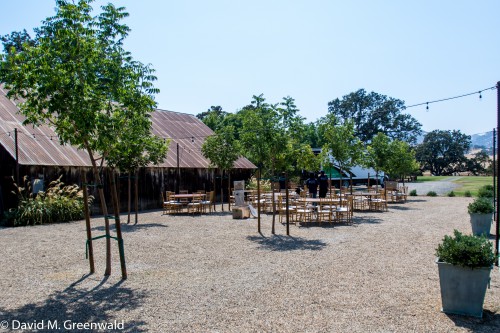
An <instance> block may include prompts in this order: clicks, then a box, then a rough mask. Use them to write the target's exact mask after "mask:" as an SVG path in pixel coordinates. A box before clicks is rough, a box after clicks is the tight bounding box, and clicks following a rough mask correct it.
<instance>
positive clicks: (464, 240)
mask: <svg viewBox="0 0 500 333" xmlns="http://www.w3.org/2000/svg"><path fill="white" fill-rule="evenodd" d="M453 233H454V237H451V236H448V235H447V236H444V238H443V241H442V243H441V244H439V245H438V247H437V249H436V256H437V257H438V258H439V261H442V262H446V263H449V264H452V265H458V266H462V267H469V268H479V267H491V266H492V265H493V264H494V262H495V254H494V252H493V244H492V243H491V242H490V241H489V240H488V239H487V238H486V237H483V236H474V235H463V234H462V233H461V232H459V231H458V230H454V231H453Z"/></svg>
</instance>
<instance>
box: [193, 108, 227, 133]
mask: <svg viewBox="0 0 500 333" xmlns="http://www.w3.org/2000/svg"><path fill="white" fill-rule="evenodd" d="M227 115H229V113H227V112H226V111H223V110H222V107H221V106H219V105H218V106H211V107H210V109H208V110H207V111H205V112H202V113H199V114H197V115H196V118H198V119H200V120H201V121H202V122H203V123H204V124H205V125H207V126H208V127H210V129H211V130H212V131H217V130H218V129H219V128H220V127H221V126H223V124H222V122H223V121H224V118H225V117H227Z"/></svg>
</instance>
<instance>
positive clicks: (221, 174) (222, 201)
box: [220, 170, 224, 211]
mask: <svg viewBox="0 0 500 333" xmlns="http://www.w3.org/2000/svg"><path fill="white" fill-rule="evenodd" d="M223 181H224V170H221V171H220V203H221V210H222V211H224V184H223Z"/></svg>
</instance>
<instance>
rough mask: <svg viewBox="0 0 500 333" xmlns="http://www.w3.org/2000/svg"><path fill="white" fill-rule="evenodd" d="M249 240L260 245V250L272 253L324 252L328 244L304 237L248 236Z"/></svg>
mask: <svg viewBox="0 0 500 333" xmlns="http://www.w3.org/2000/svg"><path fill="white" fill-rule="evenodd" d="M247 239H248V240H250V241H252V242H255V243H257V244H259V245H260V246H259V247H260V248H262V249H264V250H271V251H296V250H312V251H319V250H322V249H323V248H324V247H325V246H326V245H327V244H326V243H325V242H323V241H321V240H319V239H306V238H302V237H291V236H281V235H273V236H271V237H265V236H248V237H247Z"/></svg>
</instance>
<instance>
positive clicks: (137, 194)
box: [134, 170, 139, 224]
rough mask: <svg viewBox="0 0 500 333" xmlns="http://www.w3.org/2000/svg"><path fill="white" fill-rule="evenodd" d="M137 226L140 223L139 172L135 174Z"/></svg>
mask: <svg viewBox="0 0 500 333" xmlns="http://www.w3.org/2000/svg"><path fill="white" fill-rule="evenodd" d="M134 194H135V224H137V222H138V221H139V170H137V171H136V172H135V193H134Z"/></svg>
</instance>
